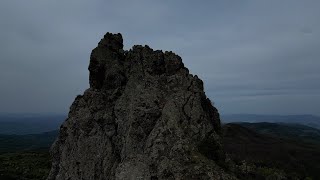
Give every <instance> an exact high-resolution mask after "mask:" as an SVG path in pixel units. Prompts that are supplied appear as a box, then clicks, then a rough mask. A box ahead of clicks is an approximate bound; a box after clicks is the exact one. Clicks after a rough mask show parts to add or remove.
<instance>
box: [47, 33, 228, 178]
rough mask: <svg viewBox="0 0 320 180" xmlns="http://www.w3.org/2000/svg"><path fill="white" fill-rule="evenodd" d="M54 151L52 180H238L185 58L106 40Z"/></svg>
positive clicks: (115, 37)
mask: <svg viewBox="0 0 320 180" xmlns="http://www.w3.org/2000/svg"><path fill="white" fill-rule="evenodd" d="M89 71H90V88H89V89H87V90H86V91H85V92H84V94H83V95H81V96H78V97H76V99H75V101H74V102H73V104H72V106H71V107H70V112H69V116H68V118H67V120H66V121H65V122H64V123H63V125H62V126H61V128H60V135H59V137H58V139H57V140H56V142H55V143H54V145H53V146H52V149H51V154H52V157H53V163H52V165H53V166H52V169H51V172H50V175H49V177H48V179H49V180H53V179H59V180H60V179H64V180H67V179H70V180H80V179H86V180H87V179H88V180H89V179H92V180H93V179H94V180H96V179H153V180H156V179H232V177H231V176H229V175H228V174H227V173H225V172H224V171H223V170H222V168H221V167H220V166H219V165H218V164H220V163H219V162H223V161H224V153H223V151H222V150H221V143H220V135H219V134H220V131H221V127H220V119H219V113H218V111H217V109H216V108H214V107H213V106H212V104H211V102H210V100H209V99H208V98H207V97H206V95H205V93H204V91H203V82H202V81H201V80H200V79H199V78H198V77H197V76H193V75H191V74H189V71H188V69H187V68H186V67H184V64H183V63H182V60H181V58H180V57H179V56H178V55H176V54H174V53H172V52H164V53H163V52H162V51H159V50H158V51H153V50H152V49H151V48H149V47H148V46H133V48H132V49H131V50H129V51H124V50H123V39H122V36H121V34H111V33H107V34H106V35H105V36H104V38H103V39H102V40H101V41H100V42H99V44H98V47H96V48H95V49H94V50H93V51H92V54H91V57H90V65H89Z"/></svg>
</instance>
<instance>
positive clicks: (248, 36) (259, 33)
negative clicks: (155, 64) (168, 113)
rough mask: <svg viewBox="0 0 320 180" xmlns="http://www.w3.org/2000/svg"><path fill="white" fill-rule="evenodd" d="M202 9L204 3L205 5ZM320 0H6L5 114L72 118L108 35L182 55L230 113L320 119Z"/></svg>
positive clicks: (0, 48) (1, 13) (2, 32)
mask: <svg viewBox="0 0 320 180" xmlns="http://www.w3.org/2000/svg"><path fill="white" fill-rule="evenodd" d="M200 2H202V3H200ZM319 9H320V1H318V0H314V1H312V0H281V1H279V0H268V1H264V0H251V1H247V0H241V1H225V0H220V1H212V0H210V1H209V0H208V1H191V0H190V1H186V0H183V1H182V0H181V1H178V0H175V1H169V0H164V1H151V0H145V1H132V0H130V1H129V0H128V1H121V0H115V1H107V0H104V1H103V0H90V1H89V0H68V1H65V0H55V1H39V0H28V1H23V0H1V1H0V84H1V88H0V112H11V113H12V112H32V113H46V112H51V113H67V112H68V111H69V106H70V105H71V103H72V102H73V100H74V98H75V96H76V95H77V94H82V93H83V91H84V90H85V89H86V88H88V87H89V83H88V79H89V77H88V76H89V73H88V70H87V67H88V64H89V56H90V53H91V50H92V49H93V48H94V47H96V45H97V43H98V42H99V40H100V39H101V38H102V37H103V35H104V34H105V33H106V32H108V31H109V32H114V33H118V32H120V33H122V35H123V37H124V44H125V48H126V49H130V48H131V47H132V46H133V45H134V44H142V45H145V44H148V45H149V46H150V47H152V48H153V49H162V50H172V51H174V52H176V53H177V54H179V55H180V56H181V57H182V58H183V61H184V64H185V65H186V66H187V67H188V68H189V69H190V71H191V72H192V73H193V74H197V75H198V76H199V77H200V78H201V79H202V80H204V83H205V89H206V94H207V96H209V97H210V98H211V100H212V101H213V102H214V104H215V106H216V107H217V108H218V109H219V111H220V112H222V113H254V114H315V115H320V110H319V107H320V93H319V92H320V83H319V82H320V72H319V70H320V20H319V18H320V10H319Z"/></svg>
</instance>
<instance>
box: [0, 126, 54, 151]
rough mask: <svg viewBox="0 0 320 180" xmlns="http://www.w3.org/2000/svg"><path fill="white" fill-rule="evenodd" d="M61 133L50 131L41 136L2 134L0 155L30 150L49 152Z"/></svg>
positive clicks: (0, 136)
mask: <svg viewBox="0 0 320 180" xmlns="http://www.w3.org/2000/svg"><path fill="white" fill-rule="evenodd" d="M58 133H59V131H58V130H55V131H50V132H45V133H41V134H28V135H3V134H0V153H4V152H17V151H30V150H40V149H44V150H48V149H49V148H50V146H51V145H52V143H53V142H54V140H55V139H56V137H57V136H58Z"/></svg>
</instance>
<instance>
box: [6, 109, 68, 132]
mask: <svg viewBox="0 0 320 180" xmlns="http://www.w3.org/2000/svg"><path fill="white" fill-rule="evenodd" d="M65 119H66V115H55V114H54V115H37V114H0V134H16V135H23V134H39V133H43V132H48V131H53V130H57V129H59V127H60V125H61V124H62V122H63V121H64V120H65Z"/></svg>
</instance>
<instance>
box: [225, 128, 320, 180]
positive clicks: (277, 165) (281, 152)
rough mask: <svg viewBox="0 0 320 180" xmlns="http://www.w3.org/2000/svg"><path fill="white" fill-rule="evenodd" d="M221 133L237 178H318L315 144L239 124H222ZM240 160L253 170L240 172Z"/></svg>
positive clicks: (319, 158)
mask: <svg viewBox="0 0 320 180" xmlns="http://www.w3.org/2000/svg"><path fill="white" fill-rule="evenodd" d="M223 135H224V136H223V141H224V148H225V151H226V152H227V154H228V156H229V157H230V159H231V160H232V161H233V162H234V163H235V165H234V166H235V167H236V168H235V169H236V171H237V173H236V174H238V175H239V177H246V176H247V177H246V178H245V179H250V178H248V177H255V178H252V179H259V178H258V177H264V178H266V177H269V176H270V177H271V176H276V175H279V174H280V175H285V177H286V178H285V179H306V178H313V179H320V174H319V172H320V163H319V162H320V144H318V143H310V142H306V141H300V140H297V139H290V138H288V137H286V138H283V137H281V136H277V137H276V136H267V135H263V134H260V133H257V132H256V131H253V130H251V129H248V128H245V127H243V126H241V125H239V124H227V125H225V126H224V127H223ZM243 162H245V165H246V166H248V167H250V168H249V169H253V170H252V171H250V172H246V171H244V172H242V171H239V167H242V166H244V165H243ZM240 169H241V168H240ZM246 169H248V168H246ZM262 179H263V178H262ZM280 179H281V178H280Z"/></svg>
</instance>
